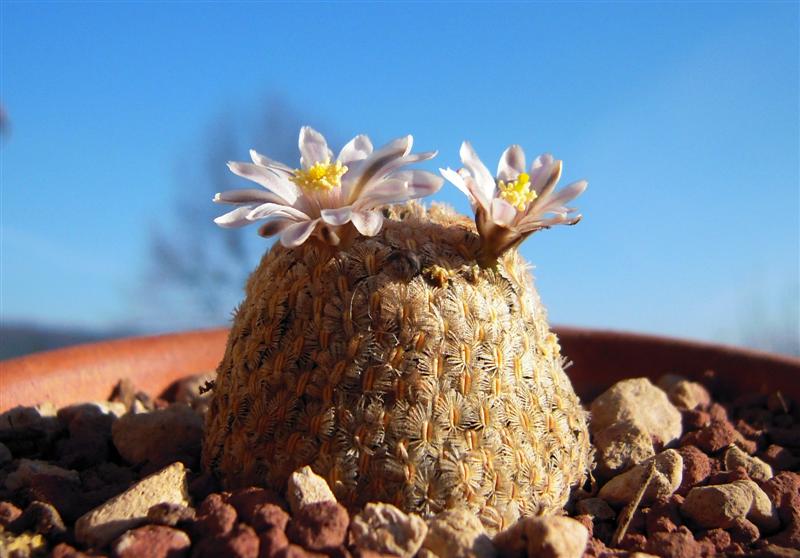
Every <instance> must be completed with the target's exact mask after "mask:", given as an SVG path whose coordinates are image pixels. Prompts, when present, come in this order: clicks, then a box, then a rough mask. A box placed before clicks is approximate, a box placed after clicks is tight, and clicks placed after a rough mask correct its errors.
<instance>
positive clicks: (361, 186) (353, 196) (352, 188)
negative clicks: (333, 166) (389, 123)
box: [342, 136, 414, 204]
mask: <svg viewBox="0 0 800 558" xmlns="http://www.w3.org/2000/svg"><path fill="white" fill-rule="evenodd" d="M413 142H414V138H413V137H411V136H405V137H402V138H398V139H396V140H393V141H390V142H389V143H387V144H386V145H384V146H383V147H381V148H380V149H378V150H377V151H373V152H372V153H371V154H370V155H369V156H368V157H367V158H366V159H362V160H361V161H359V163H358V165H353V166H351V167H350V169H349V170H348V171H347V172H346V173H345V175H344V176H343V177H342V194H344V196H345V197H344V201H345V203H348V204H352V203H354V202H355V201H356V200H357V199H358V198H359V196H361V194H362V193H363V191H364V190H365V189H366V186H367V184H368V183H369V182H370V180H372V179H373V178H382V177H383V176H385V175H386V173H387V172H389V171H388V170H387V169H388V168H390V165H392V164H393V163H394V162H396V161H397V160H398V159H401V158H403V157H405V156H406V155H408V153H409V152H410V151H411V146H412V145H413ZM395 168H396V167H395Z"/></svg>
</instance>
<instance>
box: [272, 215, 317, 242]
mask: <svg viewBox="0 0 800 558" xmlns="http://www.w3.org/2000/svg"><path fill="white" fill-rule="evenodd" d="M317 223H319V219H313V220H311V221H301V222H299V223H294V224H293V225H289V226H288V227H286V228H285V229H283V232H281V244H283V245H284V246H285V247H286V248H296V247H297V246H300V245H301V244H302V243H303V242H305V241H306V240H308V237H309V236H311V233H313V232H314V229H315V228H316V227H317Z"/></svg>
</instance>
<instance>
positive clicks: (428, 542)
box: [422, 508, 583, 558]
mask: <svg viewBox="0 0 800 558" xmlns="http://www.w3.org/2000/svg"><path fill="white" fill-rule="evenodd" d="M581 527H582V528H583V526H581ZM422 548H423V549H427V550H429V551H430V552H432V553H433V554H435V555H437V556H442V557H444V556H448V557H452V558H484V557H486V558H488V557H493V556H496V551H495V547H494V545H493V544H492V540H491V539H490V538H489V537H488V535H487V534H486V530H485V529H484V528H483V525H482V524H481V522H480V520H479V519H478V516H476V515H475V514H474V513H472V512H471V511H470V510H469V509H467V508H454V509H450V510H446V511H443V512H441V513H439V514H437V515H436V516H435V517H434V518H433V519H432V520H431V521H429V522H428V534H427V535H426V536H425V540H424V541H423V543H422Z"/></svg>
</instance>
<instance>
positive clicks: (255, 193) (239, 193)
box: [213, 188, 286, 205]
mask: <svg viewBox="0 0 800 558" xmlns="http://www.w3.org/2000/svg"><path fill="white" fill-rule="evenodd" d="M213 201H214V203H231V204H237V205H238V204H244V203H249V204H254V203H256V204H261V203H267V202H271V203H280V204H285V203H286V201H285V200H284V199H283V198H282V197H280V196H278V195H277V194H273V193H272V192H267V191H266V190H262V189H260V188H242V189H240V190H228V191H227V192H220V193H218V194H216V195H215V196H214V199H213Z"/></svg>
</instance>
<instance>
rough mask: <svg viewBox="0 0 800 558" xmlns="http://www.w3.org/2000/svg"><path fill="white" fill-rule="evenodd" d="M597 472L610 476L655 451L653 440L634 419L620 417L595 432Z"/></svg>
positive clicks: (604, 476) (601, 475)
mask: <svg viewBox="0 0 800 558" xmlns="http://www.w3.org/2000/svg"><path fill="white" fill-rule="evenodd" d="M593 441H594V446H595V448H596V449H597V454H596V456H595V459H596V461H597V469H596V474H597V476H598V477H600V478H602V479H607V478H611V477H613V476H614V475H617V474H619V473H621V472H622V471H625V470H627V469H629V468H631V467H632V466H634V465H638V464H639V463H641V462H642V461H644V460H645V459H647V458H648V457H652V456H653V455H655V449H654V448H653V440H652V438H651V437H650V434H649V433H648V432H647V430H646V429H645V428H643V427H641V426H639V424H638V423H637V422H636V421H633V420H622V421H619V422H615V423H614V424H612V425H610V426H608V427H607V428H604V429H602V430H600V431H599V432H595V434H594V440H593Z"/></svg>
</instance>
